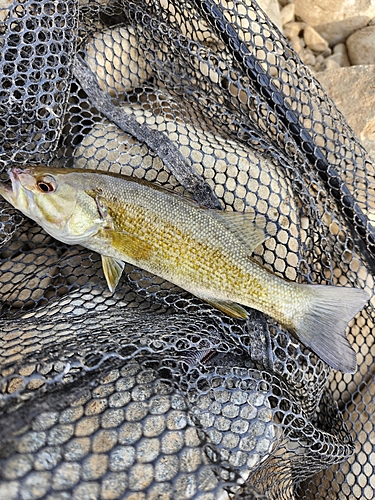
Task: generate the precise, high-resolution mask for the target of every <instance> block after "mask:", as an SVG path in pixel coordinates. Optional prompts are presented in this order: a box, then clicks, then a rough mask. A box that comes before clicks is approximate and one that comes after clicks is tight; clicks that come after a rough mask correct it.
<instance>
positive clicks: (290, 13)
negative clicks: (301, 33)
mask: <svg viewBox="0 0 375 500" xmlns="http://www.w3.org/2000/svg"><path fill="white" fill-rule="evenodd" d="M294 13H295V5H294V3H289V4H287V5H285V7H283V8H282V9H281V12H280V15H281V24H282V25H283V26H284V25H285V24H287V23H291V22H292V21H294Z"/></svg>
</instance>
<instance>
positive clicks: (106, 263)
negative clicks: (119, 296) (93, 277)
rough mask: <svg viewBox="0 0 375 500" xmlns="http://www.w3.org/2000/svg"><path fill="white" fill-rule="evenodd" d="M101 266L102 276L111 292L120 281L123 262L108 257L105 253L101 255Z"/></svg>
mask: <svg viewBox="0 0 375 500" xmlns="http://www.w3.org/2000/svg"><path fill="white" fill-rule="evenodd" d="M102 266H103V271H104V276H105V278H106V280H107V284H108V288H109V289H110V290H111V292H114V291H115V290H116V287H117V285H118V282H119V281H120V278H121V275H122V271H123V270H124V267H125V262H123V261H122V260H118V259H114V258H112V257H108V256H107V255H102Z"/></svg>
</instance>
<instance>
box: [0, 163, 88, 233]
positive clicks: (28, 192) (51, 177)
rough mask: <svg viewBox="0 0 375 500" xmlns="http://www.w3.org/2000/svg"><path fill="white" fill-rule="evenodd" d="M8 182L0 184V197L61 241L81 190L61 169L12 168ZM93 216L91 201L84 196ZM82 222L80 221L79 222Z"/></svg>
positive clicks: (74, 180)
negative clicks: (90, 206)
mask: <svg viewBox="0 0 375 500" xmlns="http://www.w3.org/2000/svg"><path fill="white" fill-rule="evenodd" d="M8 175H9V179H10V183H9V182H3V183H0V195H1V196H3V198H5V199H6V200H7V201H8V202H9V203H11V204H12V205H13V206H14V207H15V208H17V209H18V210H20V211H21V212H22V213H23V214H24V215H26V216H27V217H29V218H30V219H33V220H34V221H35V222H36V223H37V224H39V225H40V226H42V227H43V229H45V230H46V231H47V232H48V233H49V234H51V235H52V236H54V237H55V238H57V239H59V240H61V241H65V239H66V238H65V239H64V234H65V235H66V237H68V236H69V233H71V228H70V227H69V224H71V221H72V219H76V218H77V210H80V209H81V207H78V206H77V205H78V202H79V200H80V196H81V197H82V189H81V186H80V185H79V183H77V182H76V179H74V178H73V179H71V176H70V177H69V174H68V173H66V172H64V169H53V168H49V167H39V166H38V167H32V166H31V167H25V168H21V167H12V168H10V169H8ZM87 198H88V202H87V203H91V205H92V210H93V211H94V212H96V213H97V209H96V206H95V201H94V200H92V198H90V197H87ZM82 222H83V221H82Z"/></svg>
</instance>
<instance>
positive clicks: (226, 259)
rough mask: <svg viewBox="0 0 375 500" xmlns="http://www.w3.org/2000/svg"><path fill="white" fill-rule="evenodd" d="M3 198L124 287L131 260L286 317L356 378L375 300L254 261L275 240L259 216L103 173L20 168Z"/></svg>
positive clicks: (219, 299)
mask: <svg viewBox="0 0 375 500" xmlns="http://www.w3.org/2000/svg"><path fill="white" fill-rule="evenodd" d="M8 174H9V177H10V180H11V184H9V183H0V194H1V195H2V196H3V197H4V198H5V199H6V200H7V201H9V202H10V203H11V204H12V205H13V206H14V207H15V208H18V209H19V210H20V211H21V212H23V213H24V214H25V215H26V216H28V217H30V218H31V219H33V220H34V221H35V222H37V223H38V224H39V225H40V226H42V227H43V229H44V230H45V231H46V232H47V233H49V234H50V235H51V236H53V237H54V238H56V239H57V240H60V241H62V242H64V243H67V244H79V245H82V246H84V247H86V248H88V249H89V250H93V251H95V252H98V253H99V254H100V255H101V256H102V263H103V270H104V274H105V277H106V279H107V283H108V286H109V288H110V290H111V291H114V290H115V288H116V286H117V284H118V281H119V279H120V277H121V274H122V271H123V268H124V265H125V264H124V263H125V262H128V263H130V264H133V265H135V266H138V267H141V268H142V269H145V270H147V271H149V272H151V273H153V274H155V275H158V276H160V277H162V278H164V279H166V280H168V281H170V282H172V283H174V284H176V285H178V286H180V287H181V288H183V289H185V290H187V291H189V292H190V293H192V294H193V295H195V296H197V297H199V298H201V299H203V300H205V301H206V302H208V303H210V304H212V305H213V306H215V307H216V308H218V309H220V310H222V311H224V312H225V313H227V314H229V315H231V316H233V317H237V318H246V317H247V316H248V313H247V311H246V310H245V309H244V308H243V307H242V306H241V305H240V304H242V305H244V306H248V307H252V308H254V309H257V310H259V311H261V312H263V313H265V314H267V315H269V316H271V317H273V318H274V319H275V320H276V321H278V322H279V323H280V324H281V325H282V326H284V327H285V328H287V329H288V330H289V331H290V332H291V333H293V334H295V335H296V336H297V338H299V340H301V342H302V343H303V344H305V345H307V346H308V347H310V348H311V349H312V350H313V351H314V352H315V353H316V354H317V355H318V356H320V357H321V358H322V359H323V360H324V361H325V362H327V363H328V364H329V365H330V366H331V367H332V368H335V369H337V370H340V371H343V372H348V373H353V372H354V371H355V369H356V353H355V351H354V350H353V349H352V347H351V346H350V344H349V342H348V340H347V339H346V336H345V331H346V327H347V324H348V322H349V321H350V320H351V318H352V317H353V316H354V315H355V314H356V313H357V312H358V311H360V310H361V309H362V308H363V306H364V305H365V303H366V302H367V300H368V299H369V296H368V294H367V292H366V291H364V290H361V289H356V288H346V287H336V286H327V285H305V284H302V285H301V284H298V283H294V282H291V281H286V280H284V279H282V278H280V277H278V276H276V275H274V274H273V273H271V272H269V271H268V270H266V269H264V268H263V267H261V266H260V265H259V264H257V263H255V262H253V261H252V260H251V259H250V258H249V256H250V255H251V254H252V252H253V250H254V249H255V248H256V247H257V246H259V245H260V244H261V243H262V242H264V240H265V239H266V234H265V232H264V230H263V229H262V228H261V227H260V225H259V219H256V218H255V217H254V213H252V212H246V213H238V212H225V211H218V210H210V209H205V208H202V207H200V206H199V205H198V204H197V203H195V202H194V201H192V200H190V199H188V198H185V197H183V196H180V195H177V194H175V193H172V192H170V191H168V190H166V189H164V188H162V187H161V186H157V185H155V184H151V183H149V182H147V181H143V180H140V179H136V178H133V177H126V176H121V175H119V174H112V173H105V172H101V171H96V170H81V169H54V168H49V167H43V166H40V167H27V168H20V167H14V168H11V169H9V170H8Z"/></svg>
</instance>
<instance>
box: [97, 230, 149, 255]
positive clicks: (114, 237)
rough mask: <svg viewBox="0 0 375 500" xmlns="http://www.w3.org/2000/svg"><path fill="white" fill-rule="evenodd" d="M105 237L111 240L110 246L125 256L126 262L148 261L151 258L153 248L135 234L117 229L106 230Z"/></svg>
mask: <svg viewBox="0 0 375 500" xmlns="http://www.w3.org/2000/svg"><path fill="white" fill-rule="evenodd" d="M105 236H106V237H107V239H108V240H109V244H110V245H111V246H112V247H113V248H114V249H115V250H117V251H118V252H119V253H121V254H123V255H124V260H125V261H127V260H128V259H130V260H132V261H138V260H148V259H149V258H150V256H151V253H152V246H151V245H150V244H149V243H147V242H146V241H143V240H141V239H140V238H138V237H137V236H135V235H134V234H130V233H127V232H125V231H118V230H116V229H106V230H105ZM127 258H128V259H127Z"/></svg>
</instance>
